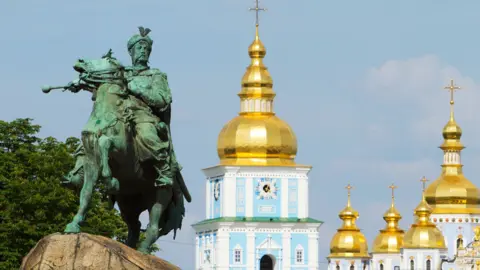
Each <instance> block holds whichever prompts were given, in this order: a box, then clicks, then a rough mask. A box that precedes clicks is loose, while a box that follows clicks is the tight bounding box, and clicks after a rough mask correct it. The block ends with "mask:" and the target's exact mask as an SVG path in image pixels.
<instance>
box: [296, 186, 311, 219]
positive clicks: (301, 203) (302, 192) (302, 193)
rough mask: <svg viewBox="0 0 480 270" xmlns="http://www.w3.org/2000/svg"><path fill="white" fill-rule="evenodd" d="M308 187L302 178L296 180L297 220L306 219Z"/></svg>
mask: <svg viewBox="0 0 480 270" xmlns="http://www.w3.org/2000/svg"><path fill="white" fill-rule="evenodd" d="M307 188H308V186H307V181H306V180H305V179H304V178H298V198H297V201H298V218H305V217H308V213H307V202H308V189H307Z"/></svg>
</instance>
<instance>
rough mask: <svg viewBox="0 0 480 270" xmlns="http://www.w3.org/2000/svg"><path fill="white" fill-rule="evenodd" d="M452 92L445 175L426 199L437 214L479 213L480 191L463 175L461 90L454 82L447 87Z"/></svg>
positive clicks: (426, 195) (444, 132) (446, 135)
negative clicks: (457, 105)
mask: <svg viewBox="0 0 480 270" xmlns="http://www.w3.org/2000/svg"><path fill="white" fill-rule="evenodd" d="M445 88H446V89H448V90H450V91H452V96H451V99H450V119H449V121H448V122H447V124H446V125H445V127H444V128H443V132H442V135H443V138H444V142H443V144H442V145H441V146H440V149H442V150H443V151H444V160H443V165H442V173H441V175H440V176H439V177H438V179H437V180H435V181H434V182H432V183H431V184H430V185H429V186H428V188H427V189H426V191H425V199H426V201H427V203H428V204H429V205H431V206H432V208H433V213H434V214H480V208H479V204H480V191H479V190H478V188H477V187H476V186H475V185H474V184H473V183H472V182H470V181H469V180H468V179H467V178H466V177H465V176H464V174H463V170H462V167H463V165H462V164H461V159H460V154H461V150H463V149H464V148H465V147H464V146H463V144H462V143H461V141H460V138H461V137H462V129H461V128H460V126H459V125H458V124H457V122H456V121H455V118H454V110H453V106H454V101H453V91H454V90H456V89H459V87H456V86H454V84H453V81H451V83H450V85H449V86H447V87H445Z"/></svg>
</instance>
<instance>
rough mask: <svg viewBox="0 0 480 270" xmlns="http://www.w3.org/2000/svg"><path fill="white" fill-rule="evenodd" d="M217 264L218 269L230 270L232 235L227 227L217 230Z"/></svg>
mask: <svg viewBox="0 0 480 270" xmlns="http://www.w3.org/2000/svg"><path fill="white" fill-rule="evenodd" d="M215 247H216V248H215V255H214V256H215V266H216V269H218V270H228V269H229V266H230V265H229V263H230V257H231V256H230V255H231V254H230V237H229V233H228V231H227V230H226V229H223V228H222V229H219V230H218V231H217V238H216V245H215Z"/></svg>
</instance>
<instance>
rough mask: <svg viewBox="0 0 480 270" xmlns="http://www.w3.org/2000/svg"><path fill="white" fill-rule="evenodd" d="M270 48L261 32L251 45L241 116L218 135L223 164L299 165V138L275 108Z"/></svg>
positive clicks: (242, 92)
mask: <svg viewBox="0 0 480 270" xmlns="http://www.w3.org/2000/svg"><path fill="white" fill-rule="evenodd" d="M266 53H267V51H266V49H265V46H264V45H263V43H262V41H261V40H260V38H259V34H258V25H257V26H256V34H255V40H254V41H253V42H252V44H251V45H250V46H249V48H248V54H249V56H250V58H251V63H250V65H249V66H248V67H247V70H246V72H245V74H244V76H243V78H242V90H241V91H240V93H239V94H238V96H239V97H240V113H239V116H237V117H235V118H234V119H232V120H231V121H230V122H229V123H228V124H226V125H225V126H224V127H223V129H222V131H221V132H220V134H219V136H218V142H217V152H218V156H219V158H220V164H221V165H253V166H256V165H258V166H295V165H296V164H295V161H294V160H295V156H296V154H297V138H296V137H295V133H294V132H293V130H292V128H291V127H290V126H289V125H288V124H287V123H286V122H284V121H282V120H281V119H280V118H278V117H277V116H276V115H275V113H274V112H273V100H274V97H275V92H274V91H273V80H272V78H271V76H270V73H269V72H268V69H267V67H266V66H265V65H264V64H263V58H264V57H265V55H266Z"/></svg>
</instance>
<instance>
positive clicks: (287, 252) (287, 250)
mask: <svg viewBox="0 0 480 270" xmlns="http://www.w3.org/2000/svg"><path fill="white" fill-rule="evenodd" d="M291 239H292V233H291V229H290V228H285V229H284V231H283V234H282V248H283V251H282V258H283V269H290V263H291V259H290V258H291V257H292V253H291V252H292V244H291Z"/></svg>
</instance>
